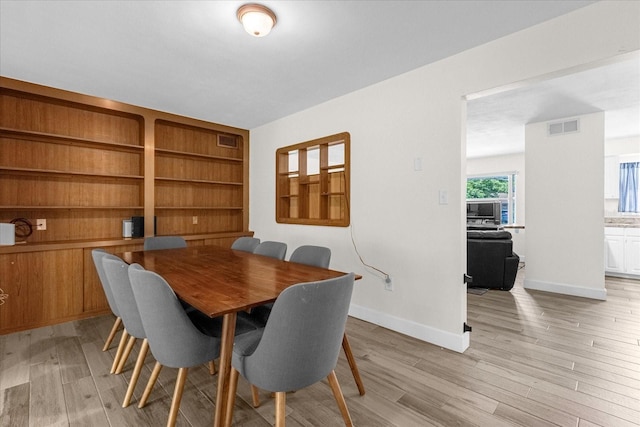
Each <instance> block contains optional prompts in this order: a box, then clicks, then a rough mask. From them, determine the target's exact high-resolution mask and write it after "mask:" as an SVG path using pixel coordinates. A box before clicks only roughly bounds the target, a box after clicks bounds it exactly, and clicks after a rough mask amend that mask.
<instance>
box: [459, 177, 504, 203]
mask: <svg viewBox="0 0 640 427" xmlns="http://www.w3.org/2000/svg"><path fill="white" fill-rule="evenodd" d="M508 193H509V179H508V177H506V176H504V177H487V178H469V179H467V199H497V198H499V197H505V195H507V194H508Z"/></svg>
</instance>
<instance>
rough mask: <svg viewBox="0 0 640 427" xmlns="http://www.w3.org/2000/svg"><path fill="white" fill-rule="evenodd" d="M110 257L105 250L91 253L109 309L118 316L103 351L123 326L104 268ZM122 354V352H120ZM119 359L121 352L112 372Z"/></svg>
mask: <svg viewBox="0 0 640 427" xmlns="http://www.w3.org/2000/svg"><path fill="white" fill-rule="evenodd" d="M105 255H108V254H107V252H106V251H105V250H104V249H94V250H92V251H91V257H92V258H93V264H94V265H95V267H96V271H97V273H98V278H99V279H100V284H101V285H102V289H103V290H104V294H105V296H106V297H107V302H108V303H109V308H110V309H111V312H112V313H113V314H114V315H115V316H116V320H115V321H114V322H113V327H112V328H111V332H110V333H109V336H108V337H107V340H106V341H105V343H104V347H102V351H107V350H108V349H109V346H110V345H111V342H112V341H113V339H114V338H115V336H116V333H118V329H119V328H120V326H121V325H122V318H121V317H120V311H119V310H118V306H117V305H116V302H115V300H114V299H113V293H112V292H111V286H109V282H108V281H107V277H106V275H105V274H104V268H103V267H102V258H103V257H104V256H105ZM125 333H126V332H123V341H121V342H124V340H126V339H127V338H126V336H125V335H124V334H125ZM122 348H123V349H124V344H123V345H122ZM118 349H119V350H120V346H118ZM120 353H121V351H120ZM118 358H119V352H116V357H115V358H114V362H113V367H112V371H111V372H113V371H115V369H116V366H117V365H118Z"/></svg>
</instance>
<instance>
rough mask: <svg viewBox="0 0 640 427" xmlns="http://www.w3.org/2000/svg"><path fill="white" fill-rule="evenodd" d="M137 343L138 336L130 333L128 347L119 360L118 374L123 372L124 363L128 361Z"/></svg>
mask: <svg viewBox="0 0 640 427" xmlns="http://www.w3.org/2000/svg"><path fill="white" fill-rule="evenodd" d="M135 343H136V337H134V336H132V335H130V336H129V342H127V347H126V348H125V349H124V351H123V352H122V356H121V357H120V361H119V362H118V367H117V368H116V372H115V373H116V374H120V373H122V370H123V369H124V364H125V363H127V359H128V358H129V355H130V354H131V350H132V349H133V345H134V344H135Z"/></svg>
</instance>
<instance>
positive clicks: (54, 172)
mask: <svg viewBox="0 0 640 427" xmlns="http://www.w3.org/2000/svg"><path fill="white" fill-rule="evenodd" d="M2 171H7V172H14V173H15V174H19V175H62V176H85V177H89V178H92V177H94V178H100V179H103V178H113V179H135V180H142V179H144V176H142V175H113V174H104V173H88V172H74V171H62V170H52V169H33V168H11V167H6V166H0V172H2Z"/></svg>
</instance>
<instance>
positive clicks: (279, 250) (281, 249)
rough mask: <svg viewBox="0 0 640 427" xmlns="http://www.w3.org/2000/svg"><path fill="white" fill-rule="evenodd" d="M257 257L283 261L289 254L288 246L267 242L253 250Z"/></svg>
mask: <svg viewBox="0 0 640 427" xmlns="http://www.w3.org/2000/svg"><path fill="white" fill-rule="evenodd" d="M253 253H254V254H256V255H264V256H268V257H271V258H275V259H279V260H283V259H284V256H285V255H286V254H287V244H286V243H282V242H272V241H266V242H262V243H260V244H259V245H258V246H256V248H255V249H254V250H253Z"/></svg>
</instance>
